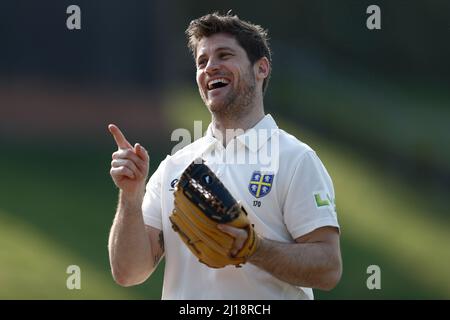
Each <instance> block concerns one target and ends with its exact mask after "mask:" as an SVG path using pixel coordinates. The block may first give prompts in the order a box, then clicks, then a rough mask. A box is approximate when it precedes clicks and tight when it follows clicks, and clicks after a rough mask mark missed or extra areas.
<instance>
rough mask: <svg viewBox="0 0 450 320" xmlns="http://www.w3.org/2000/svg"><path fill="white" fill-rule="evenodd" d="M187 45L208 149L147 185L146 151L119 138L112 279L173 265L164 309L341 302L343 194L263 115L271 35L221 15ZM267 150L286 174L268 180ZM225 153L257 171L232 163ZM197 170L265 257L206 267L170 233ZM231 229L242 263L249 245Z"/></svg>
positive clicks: (195, 146) (305, 149) (167, 164)
mask: <svg viewBox="0 0 450 320" xmlns="http://www.w3.org/2000/svg"><path fill="white" fill-rule="evenodd" d="M186 33H187V36H188V46H189V48H190V50H191V51H192V54H193V56H194V60H195V64H196V79H197V84H198V89H199V92H200V96H201V97H202V99H203V101H204V103H205V105H206V106H207V108H208V109H209V111H210V113H211V117H212V121H211V124H210V126H209V128H208V130H207V133H206V135H205V136H204V137H203V138H200V139H198V140H196V141H195V142H193V143H192V144H190V145H188V146H186V147H185V148H183V149H181V150H179V151H178V152H176V153H175V154H173V155H171V156H168V157H167V158H166V159H165V160H164V161H163V162H161V164H160V165H159V167H158V169H157V170H156V171H155V173H154V174H153V175H152V177H151V178H150V180H149V182H148V183H147V185H146V184H145V183H146V177H147V174H148V167H149V156H148V154H147V151H146V150H145V149H144V148H143V147H142V146H140V145H139V144H135V145H134V146H132V145H131V144H130V143H129V142H128V141H127V140H126V138H125V137H124V136H123V134H122V133H121V132H120V130H119V128H117V127H116V126H114V125H110V126H109V129H110V131H111V133H112V135H113V136H114V139H115V140H116V143H117V146H118V150H117V151H116V152H114V153H113V156H112V157H113V161H112V163H111V171H110V173H111V176H112V178H113V180H114V182H115V184H116V185H117V187H118V188H119V189H120V193H119V205H118V208H117V212H116V217H115V220H114V223H113V226H112V228H111V233H110V239H109V253H110V262H111V268H112V273H113V276H114V279H115V280H116V281H117V282H118V283H119V284H121V285H123V286H130V285H136V284H139V283H142V282H143V281H145V280H146V279H147V278H148V277H149V276H150V275H151V274H152V272H153V271H154V269H155V268H156V266H157V265H158V263H159V261H160V260H161V257H162V256H163V255H164V256H165V259H166V261H165V271H164V285H163V296H162V298H163V299H313V292H312V288H317V289H321V290H331V289H332V288H334V287H335V286H336V284H337V283H338V282H339V279H340V277H341V273H342V262H341V254H340V248H339V225H338V221H337V216H336V212H335V206H334V198H335V196H334V189H333V184H332V181H331V178H330V176H329V174H328V172H327V170H326V169H325V167H324V165H323V164H322V162H321V161H320V159H319V158H318V157H317V155H316V153H315V152H314V151H313V150H312V149H311V148H310V147H309V146H307V145H306V144H304V143H302V142H301V141H299V140H298V139H297V138H295V137H293V136H291V135H289V134H288V133H286V132H285V131H283V130H281V129H279V128H278V126H277V125H276V123H275V121H274V119H273V118H272V117H271V116H270V115H265V112H264V104H263V96H264V92H265V90H266V89H267V86H268V82H269V77H270V72H271V67H272V65H271V64H272V60H271V52H270V49H269V46H268V43H267V33H266V32H265V31H264V30H263V29H262V28H261V27H260V26H257V25H254V24H251V23H248V22H245V21H243V20H240V19H239V18H238V17H237V16H234V15H220V14H217V13H214V14H209V15H206V16H203V17H201V18H198V19H196V20H194V21H192V22H191V23H190V25H189V27H188V29H187V30H186ZM255 132H257V133H260V132H265V134H263V135H259V134H257V135H254V133H255ZM255 136H256V137H258V139H256V140H255V139H253V138H254V137H255ZM267 148H268V149H270V150H271V151H272V153H271V157H272V159H273V160H276V161H275V162H276V163H277V165H276V166H275V167H273V168H272V169H273V170H269V171H267V170H266V169H267V168H263V164H262V162H261V156H262V153H263V152H264V151H263V150H265V149H267ZM225 153H232V154H237V155H240V156H243V159H256V160H255V161H246V162H244V163H239V164H238V163H235V162H230V161H223V156H224V154H225ZM252 156H254V157H252ZM198 158H202V159H203V160H204V161H205V163H206V164H207V165H208V166H209V167H210V169H211V170H212V171H213V172H214V173H215V175H216V176H217V177H218V178H219V179H220V181H221V182H222V183H223V184H224V186H225V187H226V188H227V189H228V190H229V191H230V193H231V194H232V195H233V197H234V198H236V199H237V200H238V201H240V203H241V204H242V206H243V207H244V208H245V210H246V211H247V213H248V219H249V220H250V222H251V224H253V225H254V230H255V233H256V234H257V237H258V238H259V241H258V243H259V245H258V247H257V249H256V250H255V251H254V253H253V254H252V255H251V256H250V257H248V259H247V261H246V263H245V264H244V265H243V266H242V267H241V268H236V267H235V266H233V265H228V266H226V267H223V268H210V267H208V266H207V265H205V264H202V263H200V262H199V261H198V259H197V257H196V256H195V255H193V254H192V252H190V251H189V249H188V248H187V246H186V245H185V244H184V243H183V242H182V241H181V240H180V237H179V236H178V235H177V233H176V232H175V231H174V230H173V229H172V225H171V222H170V219H169V216H170V215H171V214H172V212H173V209H174V195H173V186H174V184H175V183H176V181H178V179H179V178H180V176H181V175H182V173H183V172H184V170H185V169H186V167H187V166H188V165H189V164H190V163H191V162H192V161H193V160H195V159H198ZM221 229H222V230H223V231H225V232H226V233H228V234H229V235H231V236H232V238H234V242H233V251H234V253H236V252H238V251H239V250H240V249H241V247H242V246H243V244H244V243H245V242H246V240H247V237H248V233H247V232H246V231H245V230H242V229H237V228H233V227H229V226H225V225H223V226H222V227H221Z"/></svg>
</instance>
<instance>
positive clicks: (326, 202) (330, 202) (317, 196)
mask: <svg viewBox="0 0 450 320" xmlns="http://www.w3.org/2000/svg"><path fill="white" fill-rule="evenodd" d="M313 197H314V202H315V204H316V207H317V208H318V209H322V208H326V207H332V208H333V209H334V210H336V203H335V200H334V199H333V198H331V196H330V194H329V193H328V192H326V191H323V190H322V191H316V192H313Z"/></svg>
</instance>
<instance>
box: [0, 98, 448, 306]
mask: <svg viewBox="0 0 450 320" xmlns="http://www.w3.org/2000/svg"><path fill="white" fill-rule="evenodd" d="M170 102H171V103H170V105H171V106H172V108H168V109H167V118H168V121H171V122H170V125H171V126H173V127H179V126H183V127H186V128H188V129H190V130H192V120H194V119H203V120H204V121H208V120H209V116H208V114H207V113H206V112H205V111H204V110H203V109H201V107H200V106H201V104H200V103H199V101H198V100H197V99H195V98H191V96H189V95H184V96H179V97H173V98H172V99H171V100H170ZM181 103H182V106H183V108H184V110H185V112H184V113H183V115H181V114H179V113H176V112H175V110H177V109H176V108H181V107H180V104H181ZM277 120H278V122H279V125H280V126H281V127H283V128H285V129H286V130H287V131H290V132H292V133H293V134H295V135H297V136H298V137H299V138H300V139H302V140H303V141H305V142H306V143H308V144H310V145H311V146H312V147H313V148H314V149H315V150H316V151H317V153H318V154H319V156H320V158H321V159H322V161H323V162H324V163H325V165H326V167H327V169H328V171H329V172H330V174H331V176H332V178H333V182H334V185H335V189H336V196H337V198H336V201H337V208H338V217H339V220H340V223H341V226H342V238H341V239H342V254H343V261H344V274H343V278H342V280H341V282H340V284H339V285H338V286H337V288H336V289H335V290H333V291H331V292H320V291H315V293H316V297H317V298H318V299H339V298H343V299H383V298H387V299H390V298H395V299H406V298H411V299H420V298H424V299H431V298H441V299H449V298H450V274H449V271H448V270H450V255H449V253H448V248H447V246H448V244H449V243H450V222H449V219H448V218H445V217H446V214H445V212H446V210H447V208H446V203H445V202H446V201H445V199H446V198H445V194H443V192H442V191H440V190H439V189H433V188H430V187H427V186H422V185H420V184H410V183H408V182H406V181H404V180H402V179H400V178H399V177H397V176H396V175H394V174H392V173H390V172H389V171H385V170H384V169H383V166H382V165H381V164H378V163H374V162H372V161H370V160H369V159H366V158H364V157H362V156H360V155H359V154H358V153H357V151H355V150H353V149H352V148H351V147H349V146H343V145H335V144H333V143H331V142H329V141H328V140H326V139H324V138H323V137H320V136H316V135H314V134H313V133H311V132H307V131H305V130H302V128H298V127H297V126H296V125H295V123H292V122H289V121H286V119H284V120H283V119H280V118H279V117H277ZM204 130H206V125H205V126H204ZM163 138H164V137H163ZM167 140H169V137H167ZM174 144H175V143H174ZM110 148H111V146H96V145H93V144H92V145H88V146H86V144H81V143H80V144H79V145H75V144H74V145H58V146H57V147H54V146H41V145H17V144H11V143H7V142H4V143H3V147H2V157H0V168H2V170H1V180H0V243H1V250H0V284H1V285H0V298H1V299H36V298H39V299H54V298H58V299H158V298H159V297H160V295H161V284H162V271H163V265H161V266H160V267H159V268H158V270H157V271H156V273H155V274H154V276H152V278H151V279H150V280H148V281H147V282H146V283H145V284H143V285H140V286H137V287H133V288H121V287H119V286H118V285H116V284H115V283H114V282H113V280H112V278H111V276H110V273H109V262H108V255H107V238H108V232H109V228H110V226H111V222H112V219H113V213H114V209H115V204H116V193H117V190H116V189H115V187H114V186H113V183H112V181H111V180H110V177H109V174H108V170H109V159H110V153H111V151H112V150H110ZM170 148H171V147H170V146H168V147H167V150H154V149H152V148H151V146H148V149H149V150H150V152H151V157H152V162H151V171H153V170H155V168H156V166H157V164H158V163H159V161H160V160H161V159H162V158H163V155H164V154H165V153H167V152H170ZM439 199H441V200H442V201H439ZM72 264H75V265H78V266H80V268H81V277H82V278H81V279H82V280H81V286H82V289H81V290H68V289H67V288H66V286H65V285H66V279H67V277H68V275H67V274H66V268H67V266H68V265H72ZM372 264H376V265H379V266H380V268H381V273H382V274H381V275H382V278H381V279H382V280H381V283H382V289H381V290H373V291H371V290H368V289H367V287H366V279H367V277H368V275H367V274H366V269H367V267H368V266H369V265H372Z"/></svg>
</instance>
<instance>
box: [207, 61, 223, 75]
mask: <svg viewBox="0 0 450 320" xmlns="http://www.w3.org/2000/svg"><path fill="white" fill-rule="evenodd" d="M219 68H220V65H219V64H218V63H217V61H216V59H214V58H211V59H209V60H208V64H207V65H206V67H205V72H206V73H207V74H208V75H211V74H214V72H216V71H217V70H219Z"/></svg>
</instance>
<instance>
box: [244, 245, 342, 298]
mask: <svg viewBox="0 0 450 320" xmlns="http://www.w3.org/2000/svg"><path fill="white" fill-rule="evenodd" d="M249 262H250V263H252V264H254V265H256V266H258V267H259V268H261V269H263V270H265V271H267V272H269V273H270V274H272V275H273V276H275V277H276V278H278V279H280V280H282V281H285V282H288V283H290V284H293V285H297V286H302V287H309V288H317V289H322V290H330V289H332V288H333V287H334V286H335V285H336V284H337V282H338V281H339V279H340V276H341V261H340V257H339V256H336V254H335V253H334V250H333V248H331V246H330V245H328V244H325V243H320V242H317V243H282V242H277V241H272V240H268V239H261V242H260V247H259V248H258V250H257V251H256V252H255V254H254V255H253V256H252V257H250V260H249Z"/></svg>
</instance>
